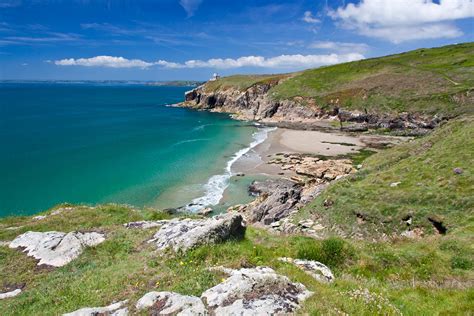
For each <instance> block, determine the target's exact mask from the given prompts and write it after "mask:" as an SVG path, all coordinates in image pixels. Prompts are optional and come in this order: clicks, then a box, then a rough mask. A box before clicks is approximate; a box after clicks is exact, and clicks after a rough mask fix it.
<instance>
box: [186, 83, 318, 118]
mask: <svg viewBox="0 0 474 316" xmlns="http://www.w3.org/2000/svg"><path fill="white" fill-rule="evenodd" d="M276 84H278V82H274V83H262V84H255V85H253V86H251V87H250V88H248V89H245V90H244V91H241V90H238V89H234V88H228V89H224V90H216V91H206V86H205V85H203V86H200V87H198V88H196V89H194V90H191V91H189V92H187V93H186V95H185V99H186V102H185V103H184V104H183V106H187V107H192V108H197V109H202V110H210V111H214V112H223V113H232V114H235V115H236V117H237V118H239V119H245V120H253V121H264V122H280V121H301V120H311V119H315V118H319V117H321V116H323V115H324V113H323V111H321V109H319V108H317V107H310V106H302V105H299V104H297V103H296V102H293V101H287V100H285V101H273V100H271V99H270V98H269V96H268V91H269V90H270V89H271V88H272V87H273V86H274V85H276Z"/></svg>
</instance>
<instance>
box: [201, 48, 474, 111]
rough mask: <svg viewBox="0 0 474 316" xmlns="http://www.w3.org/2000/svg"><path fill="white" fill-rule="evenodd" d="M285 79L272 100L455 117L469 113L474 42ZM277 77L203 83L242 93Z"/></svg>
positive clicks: (473, 99) (472, 104)
mask: <svg viewBox="0 0 474 316" xmlns="http://www.w3.org/2000/svg"><path fill="white" fill-rule="evenodd" d="M284 76H285V77H288V78H289V79H288V80H284V81H283V82H282V83H280V84H279V85H277V86H275V87H273V88H272V89H271V90H270V91H269V93H270V96H271V97H272V98H273V99H276V100H281V99H293V100H296V101H299V102H301V103H303V104H304V103H308V104H317V105H319V106H322V107H325V106H328V107H330V106H335V105H338V106H340V107H343V108H345V109H357V110H367V111H374V112H388V113H389V112H404V111H408V112H416V113H425V114H431V115H433V114H442V115H448V116H456V115H459V114H461V113H467V112H470V113H473V111H474V96H473V94H474V92H473V88H474V43H464V44H458V45H450V46H444V47H439V48H430V49H418V50H415V51H410V52H406V53H402V54H397V55H391V56H386V57H380V58H372V59H366V60H361V61H356V62H350V63H344V64H339V65H333V66H327V67H321V68H317V69H310V70H306V71H302V72H298V73H294V74H289V75H284ZM279 78H280V77H279V76H278V75H272V76H230V77H226V78H222V79H220V80H218V81H216V82H211V83H208V84H207V85H206V90H212V91H214V90H217V89H226V88H229V87H234V88H238V89H241V90H243V89H245V88H248V87H250V86H252V85H253V84H256V83H262V82H265V81H268V80H276V79H279ZM469 91H470V92H469Z"/></svg>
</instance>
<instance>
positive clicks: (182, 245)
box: [149, 214, 245, 252]
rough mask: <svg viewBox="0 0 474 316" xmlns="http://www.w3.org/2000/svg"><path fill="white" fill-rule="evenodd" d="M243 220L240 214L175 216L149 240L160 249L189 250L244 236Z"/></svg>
mask: <svg viewBox="0 0 474 316" xmlns="http://www.w3.org/2000/svg"><path fill="white" fill-rule="evenodd" d="M242 221H243V219H242V216H241V215H239V214H222V215H218V216H214V217H212V218H209V219H189V218H185V219H179V218H175V219H172V220H169V221H166V222H165V223H164V224H163V225H162V226H161V228H160V229H159V230H158V231H157V232H156V233H155V235H153V238H152V239H151V240H150V241H149V242H150V243H154V244H155V245H156V248H157V249H158V250H164V249H167V248H171V249H173V250H174V251H176V252H178V251H187V250H190V249H192V248H195V247H197V246H200V245H204V244H214V243H218V242H223V241H226V240H228V239H232V238H235V239H240V238H242V237H243V236H244V235H245V226H244V225H243V223H242Z"/></svg>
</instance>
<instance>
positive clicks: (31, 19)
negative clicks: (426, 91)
mask: <svg viewBox="0 0 474 316" xmlns="http://www.w3.org/2000/svg"><path fill="white" fill-rule="evenodd" d="M473 30H474V2H473V0H353V1H345V0H333V1H330V0H327V1H324V0H320V1H315V0H313V1H306V0H296V1H265V0H249V1H245V0H239V1H235V0H233V1H230V0H229V1H228V0H154V1H153V0H0V79H59V80H61V79H64V80H74V79H79V80H85V79H92V80H94V79H98V80H103V79H120V80H127V79H130V80H176V79H195V80H203V79H207V78H209V77H210V75H211V74H212V73H213V72H219V73H221V74H223V75H229V74H236V73H279V72H288V71H294V70H300V69H305V68H312V67H318V66H321V65H327V64H333V63H338V62H345V61H350V60H356V59H361V58H370V57H375V56H381V55H387V54H392V53H397V52H402V51H406V50H411V49H415V48H420V47H433V46H441V45H446V44H451V43H460V42H469V41H474V33H473V32H474V31H473Z"/></svg>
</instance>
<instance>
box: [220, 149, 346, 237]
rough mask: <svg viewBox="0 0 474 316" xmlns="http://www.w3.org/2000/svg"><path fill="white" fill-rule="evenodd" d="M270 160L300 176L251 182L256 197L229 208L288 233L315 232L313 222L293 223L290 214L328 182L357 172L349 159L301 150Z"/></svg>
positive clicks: (248, 219) (279, 155) (247, 218)
mask: <svg viewBox="0 0 474 316" xmlns="http://www.w3.org/2000/svg"><path fill="white" fill-rule="evenodd" d="M269 163H272V164H278V165H280V166H281V168H282V170H293V171H295V172H296V174H297V176H295V177H292V178H291V179H285V178H280V179H268V180H265V181H254V182H252V184H251V185H250V186H249V193H250V194H251V195H254V196H256V199H255V200H254V201H252V202H250V203H249V204H246V205H236V206H233V207H230V208H229V211H230V212H237V213H241V214H242V215H243V216H244V217H245V220H246V221H248V222H249V223H259V224H263V225H265V226H270V227H271V228H273V229H275V230H278V231H281V232H287V233H297V232H303V233H305V232H308V233H315V232H316V231H315V230H314V229H313V227H312V226H313V225H304V223H302V224H301V225H296V224H292V223H291V221H288V220H287V219H288V217H289V216H291V215H292V214H294V213H296V212H297V211H298V209H299V208H300V207H302V206H304V205H306V204H307V203H308V202H310V201H312V200H313V199H314V198H315V197H316V196H317V195H318V194H319V193H320V192H321V191H322V190H323V189H324V188H325V187H326V186H327V184H328V183H329V182H331V181H333V180H337V179H340V178H341V177H344V176H347V175H349V174H351V173H353V172H355V168H353V167H352V163H351V161H350V160H348V159H330V160H322V159H319V158H317V157H313V156H307V155H302V154H277V155H276V156H275V158H273V159H271V160H270V162H269ZM313 224H314V223H313ZM318 227H319V226H318Z"/></svg>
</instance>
